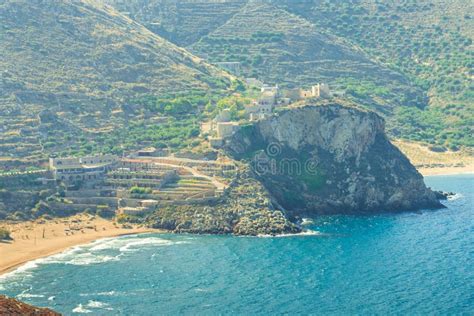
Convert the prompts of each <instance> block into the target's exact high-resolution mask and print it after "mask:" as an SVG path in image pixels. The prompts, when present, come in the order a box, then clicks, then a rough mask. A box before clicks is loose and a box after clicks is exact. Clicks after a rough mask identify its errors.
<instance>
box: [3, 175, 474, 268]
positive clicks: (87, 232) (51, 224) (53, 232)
mask: <svg viewBox="0 0 474 316" xmlns="http://www.w3.org/2000/svg"><path fill="white" fill-rule="evenodd" d="M417 170H418V172H420V173H421V174H422V175H423V177H427V176H448V175H469V174H470V175H474V170H473V168H472V167H471V166H469V167H444V168H443V167H440V168H419V169H417ZM127 225H128V224H127ZM2 227H3V228H7V229H8V230H9V231H10V232H11V235H12V237H13V240H12V241H3V242H0V277H1V276H3V275H5V274H7V273H10V272H12V271H14V270H16V269H17V268H19V267H21V266H23V265H25V264H26V263H28V262H30V261H34V260H37V259H41V258H45V257H49V256H52V255H55V254H58V253H61V252H63V251H66V250H68V249H70V248H72V247H75V246H81V245H86V244H89V243H91V242H94V241H96V240H99V239H103V238H111V237H120V236H126V235H138V234H145V233H166V232H167V231H165V230H162V229H153V228H147V227H142V226H136V225H135V226H133V225H128V227H123V226H119V225H118V224H117V223H115V222H113V221H111V220H106V219H103V218H99V217H94V216H91V215H86V214H79V215H76V216H73V217H69V218H55V219H52V220H48V221H44V220H43V221H41V220H36V221H29V222H19V223H2V222H0V228H2ZM29 236H31V238H30V237H29Z"/></svg>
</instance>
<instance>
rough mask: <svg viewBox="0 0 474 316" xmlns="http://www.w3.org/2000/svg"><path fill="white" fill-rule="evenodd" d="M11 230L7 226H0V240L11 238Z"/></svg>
mask: <svg viewBox="0 0 474 316" xmlns="http://www.w3.org/2000/svg"><path fill="white" fill-rule="evenodd" d="M11 239H12V237H11V236H10V231H9V230H8V229H5V228H0V240H11Z"/></svg>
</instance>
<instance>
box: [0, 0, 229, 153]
mask: <svg viewBox="0 0 474 316" xmlns="http://www.w3.org/2000/svg"><path fill="white" fill-rule="evenodd" d="M0 19H1V21H2V25H1V29H0V30H1V31H0V42H1V43H2V45H1V46H0V68H1V69H2V73H1V81H0V95H1V99H0V109H1V111H2V114H3V113H4V115H2V116H1V118H0V120H1V122H0V123H1V124H0V130H1V131H2V138H1V139H0V156H3V157H5V156H9V155H12V156H15V157H24V156H34V155H36V156H41V155H42V153H45V152H52V151H57V150H58V149H60V148H57V147H58V146H57V144H61V145H62V146H64V145H67V147H68V148H72V150H81V147H82V145H81V143H87V140H88V139H89V140H90V139H91V138H93V139H94V140H97V139H99V142H98V144H97V145H99V143H100V138H101V137H102V138H104V139H105V138H107V136H106V134H107V133H108V132H111V131H114V132H116V130H117V127H123V126H124V125H126V124H127V122H128V120H129V119H128V116H127V115H128V114H130V113H131V112H133V113H132V114H133V116H134V117H135V116H136V114H137V113H138V114H139V113H140V111H139V109H136V108H130V106H127V105H128V102H127V100H130V99H133V98H137V97H141V96H143V95H160V96H164V95H167V96H173V95H176V94H182V93H184V92H186V93H187V94H192V93H193V91H194V93H205V92H207V91H215V92H218V91H221V90H224V89H227V88H228V86H229V83H230V81H231V78H230V77H229V76H228V75H227V74H225V73H223V72H222V71H220V70H218V69H217V68H214V67H212V66H210V65H208V64H206V63H205V62H203V61H202V60H201V59H199V58H197V57H195V56H193V55H191V54H190V53H188V52H187V51H185V50H184V49H182V48H179V47H177V46H175V45H174V44H172V43H170V42H168V41H166V40H164V39H163V38H161V37H159V36H157V35H156V34H154V33H152V32H150V31H149V30H147V29H146V28H144V27H143V26H141V25H139V24H137V23H136V22H134V21H132V20H130V19H129V18H127V17H125V16H123V15H121V14H120V13H118V12H117V11H115V10H114V9H112V8H110V7H104V6H103V5H100V4H97V3H96V2H93V1H86V0H84V1H69V0H66V1H55V0H47V1H26V0H8V1H6V2H5V1H3V2H2V3H1V4H0ZM193 106H194V105H193ZM137 111H138V112H137ZM104 133H105V136H104ZM97 135H99V136H97ZM91 143H92V146H94V142H90V141H89V144H88V146H91ZM64 147H66V146H64Z"/></svg>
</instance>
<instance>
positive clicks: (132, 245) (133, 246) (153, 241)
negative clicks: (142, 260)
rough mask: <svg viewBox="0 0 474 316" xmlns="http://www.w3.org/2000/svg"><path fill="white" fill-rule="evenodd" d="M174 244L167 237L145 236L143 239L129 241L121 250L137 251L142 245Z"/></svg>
mask: <svg viewBox="0 0 474 316" xmlns="http://www.w3.org/2000/svg"><path fill="white" fill-rule="evenodd" d="M172 244H173V242H172V241H169V240H166V239H161V238H156V237H150V238H143V239H141V240H137V241H132V242H129V243H127V244H125V245H123V246H122V247H120V248H119V250H120V251H121V252H126V251H135V250H137V248H139V247H140V246H146V245H154V246H167V245H172Z"/></svg>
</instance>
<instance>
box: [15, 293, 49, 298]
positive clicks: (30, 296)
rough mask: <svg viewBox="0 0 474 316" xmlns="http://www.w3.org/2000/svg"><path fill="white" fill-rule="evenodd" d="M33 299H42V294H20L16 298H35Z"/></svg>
mask: <svg viewBox="0 0 474 316" xmlns="http://www.w3.org/2000/svg"><path fill="white" fill-rule="evenodd" d="M35 297H44V295H42V294H31V293H21V294H18V298H20V299H23V298H35Z"/></svg>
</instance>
